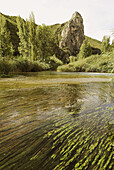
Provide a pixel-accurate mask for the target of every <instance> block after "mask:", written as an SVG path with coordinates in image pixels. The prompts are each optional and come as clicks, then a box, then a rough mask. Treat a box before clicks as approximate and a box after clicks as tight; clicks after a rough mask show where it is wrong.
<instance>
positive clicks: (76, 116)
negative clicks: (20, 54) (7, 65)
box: [0, 74, 114, 170]
mask: <svg viewBox="0 0 114 170" xmlns="http://www.w3.org/2000/svg"><path fill="white" fill-rule="evenodd" d="M56 77H57V79H58V78H62V79H63V77H61V75H59V74H57V75H54V77H53V75H51V79H55V78H56ZM66 77H67V78H68V77H69V75H68V74H66V76H65V78H66ZM82 77H83V78H86V79H88V77H85V76H83V75H82ZM82 77H81V78H82ZM49 78H50V77H49V75H42V76H39V77H35V75H34V78H33V77H32V75H30V76H29V77H26V76H25V77H24V79H22V77H21V79H22V80H19V79H20V77H18V78H17V80H16V81H17V82H15V83H16V85H15V84H14V86H13V83H14V82H13V81H12V80H11V79H9V81H5V79H4V80H2V81H1V82H0V169H16V170H17V169H19V170H21V169H22V170H23V169H27V170H28V169H35V170H37V169H38V170H53V169H55V170H56V169H57V170H60V169H65V170H70V169H71V170H72V169H76V170H77V169H90V170H92V169H113V161H112V159H113V153H112V152H113V146H114V144H113V140H114V138H113V133H114V126H113V125H114V84H113V83H110V82H107V83H105V82H102V81H101V82H96V83H95V82H90V83H86V82H84V83H81V84H79V83H59V84H56V83H54V84H52V85H49V84H45V85H43V86H41V85H39V84H38V85H37V83H36V82H35V85H34V82H32V85H31V81H33V80H34V81H37V80H41V79H46V80H47V81H48V79H49ZM72 78H75V77H74V75H73V77H72ZM26 79H27V82H26ZM28 79H29V80H30V81H28ZM24 80H25V81H24ZM70 80H71V76H70ZM3 81H4V82H3ZM10 81H11V82H10ZM52 81H53V80H52ZM54 81H55V80H54ZM56 81H58V80H56ZM73 81H74V80H73ZM25 82H26V83H25ZM87 82H88V81H87ZM11 83H12V84H11ZM24 83H25V84H24ZM29 86H30V87H29Z"/></svg>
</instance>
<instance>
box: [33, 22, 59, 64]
mask: <svg viewBox="0 0 114 170" xmlns="http://www.w3.org/2000/svg"><path fill="white" fill-rule="evenodd" d="M36 37H37V44H38V56H39V59H40V60H41V61H45V62H49V60H50V56H53V55H54V54H55V50H56V47H57V41H56V38H55V37H54V35H53V33H52V31H51V28H50V27H49V26H46V25H44V24H43V25H42V26H37V36H36Z"/></svg>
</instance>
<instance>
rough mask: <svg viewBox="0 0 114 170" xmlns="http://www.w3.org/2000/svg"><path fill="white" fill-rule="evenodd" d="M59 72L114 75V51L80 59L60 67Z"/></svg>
mask: <svg viewBox="0 0 114 170" xmlns="http://www.w3.org/2000/svg"><path fill="white" fill-rule="evenodd" d="M57 71H63V72H64V71H66V72H67V71H71V72H109V73H114V51H112V52H107V53H105V54H101V55H92V56H90V57H87V58H84V59H79V60H78V61H76V62H74V63H69V64H66V65H63V66H59V67H58V68H57Z"/></svg>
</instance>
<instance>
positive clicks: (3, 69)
mask: <svg viewBox="0 0 114 170" xmlns="http://www.w3.org/2000/svg"><path fill="white" fill-rule="evenodd" d="M10 71H11V64H10V62H9V61H8V59H7V58H4V57H2V58H0V73H1V74H8V73H9V72H10Z"/></svg>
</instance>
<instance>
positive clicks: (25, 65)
mask: <svg viewBox="0 0 114 170" xmlns="http://www.w3.org/2000/svg"><path fill="white" fill-rule="evenodd" d="M49 69H50V66H49V64H46V63H43V62H39V61H32V60H28V59H27V58H22V57H19V58H17V59H9V58H6V57H4V58H0V74H8V73H9V72H37V71H43V70H49Z"/></svg>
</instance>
